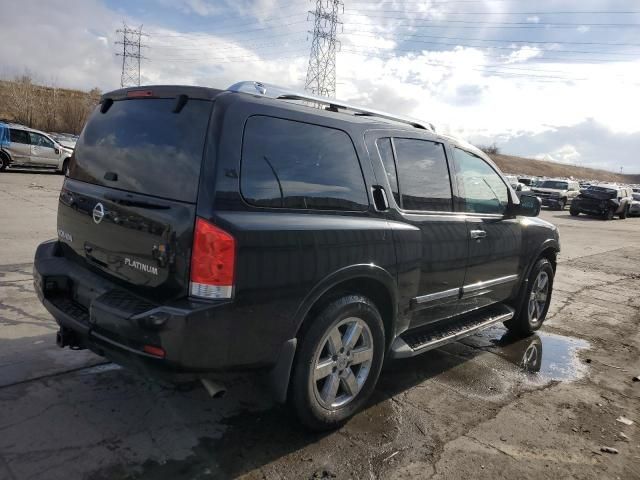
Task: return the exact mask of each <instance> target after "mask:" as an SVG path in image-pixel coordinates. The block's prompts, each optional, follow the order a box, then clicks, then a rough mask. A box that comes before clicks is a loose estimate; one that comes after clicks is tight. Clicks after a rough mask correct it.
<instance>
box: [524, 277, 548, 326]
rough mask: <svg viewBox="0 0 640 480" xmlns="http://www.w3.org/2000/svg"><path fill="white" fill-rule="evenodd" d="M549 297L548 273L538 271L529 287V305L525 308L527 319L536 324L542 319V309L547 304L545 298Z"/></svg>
mask: <svg viewBox="0 0 640 480" xmlns="http://www.w3.org/2000/svg"><path fill="white" fill-rule="evenodd" d="M548 298H549V275H548V274H547V272H545V271H541V272H540V273H538V276H537V277H536V279H535V281H534V282H533V287H532V288H531V294H530V295H529V305H528V308H527V311H528V314H529V321H530V322H531V324H532V325H535V324H537V323H538V322H540V321H541V320H542V318H541V317H542V315H543V313H544V309H545V307H546V306H547V299H548Z"/></svg>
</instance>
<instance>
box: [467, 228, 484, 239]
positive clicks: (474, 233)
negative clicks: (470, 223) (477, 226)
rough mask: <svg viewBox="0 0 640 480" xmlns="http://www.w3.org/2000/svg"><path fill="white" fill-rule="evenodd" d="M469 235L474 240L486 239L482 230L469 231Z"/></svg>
mask: <svg viewBox="0 0 640 480" xmlns="http://www.w3.org/2000/svg"><path fill="white" fill-rule="evenodd" d="M469 234H470V235H471V238H473V239H474V240H481V239H483V238H486V236H487V232H485V231H484V230H471V231H470V232H469Z"/></svg>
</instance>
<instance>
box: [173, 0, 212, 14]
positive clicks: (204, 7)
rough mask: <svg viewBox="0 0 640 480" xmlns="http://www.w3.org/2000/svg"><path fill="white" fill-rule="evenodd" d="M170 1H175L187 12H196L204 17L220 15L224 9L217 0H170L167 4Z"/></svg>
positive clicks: (178, 6)
mask: <svg viewBox="0 0 640 480" xmlns="http://www.w3.org/2000/svg"><path fill="white" fill-rule="evenodd" d="M169 3H173V4H174V5H175V6H176V7H177V8H180V9H181V10H183V11H185V12H187V13H195V14H197V15H200V16H202V17H208V16H211V15H218V14H219V13H221V11H222V9H221V8H220V7H219V6H218V5H216V4H215V2H210V1H207V0H169V1H168V2H166V4H169Z"/></svg>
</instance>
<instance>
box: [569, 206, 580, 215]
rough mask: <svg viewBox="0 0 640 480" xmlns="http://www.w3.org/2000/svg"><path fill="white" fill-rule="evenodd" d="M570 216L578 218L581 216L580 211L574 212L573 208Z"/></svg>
mask: <svg viewBox="0 0 640 480" xmlns="http://www.w3.org/2000/svg"><path fill="white" fill-rule="evenodd" d="M569 215H571V216H572V217H577V216H578V215H580V211H579V210H574V209H573V208H572V209H570V210H569Z"/></svg>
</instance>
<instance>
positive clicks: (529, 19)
mask: <svg viewBox="0 0 640 480" xmlns="http://www.w3.org/2000/svg"><path fill="white" fill-rule="evenodd" d="M527 22H528V23H540V17H539V16H537V15H533V16H531V17H527Z"/></svg>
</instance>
